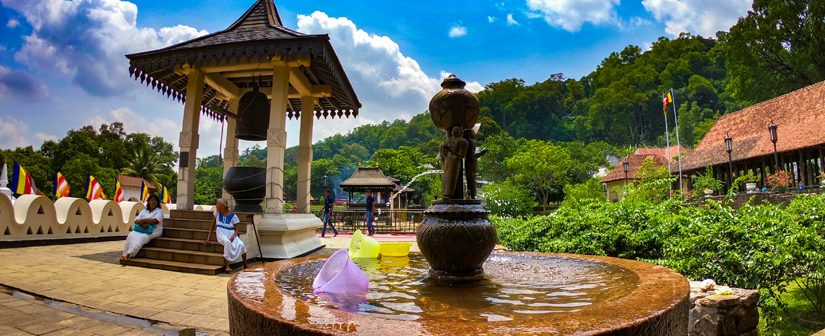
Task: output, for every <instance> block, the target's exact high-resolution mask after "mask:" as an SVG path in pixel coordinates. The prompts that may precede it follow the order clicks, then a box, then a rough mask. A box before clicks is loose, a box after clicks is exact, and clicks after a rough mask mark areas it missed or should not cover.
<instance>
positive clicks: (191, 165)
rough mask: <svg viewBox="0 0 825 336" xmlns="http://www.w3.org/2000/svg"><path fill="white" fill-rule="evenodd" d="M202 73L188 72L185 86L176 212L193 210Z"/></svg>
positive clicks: (194, 70)
mask: <svg viewBox="0 0 825 336" xmlns="http://www.w3.org/2000/svg"><path fill="white" fill-rule="evenodd" d="M202 95H203V73H201V72H200V70H199V69H197V68H194V69H191V70H190V71H189V79H188V82H187V84H186V103H184V105H183V127H182V130H181V132H180V139H179V140H178V144H179V146H180V160H179V162H178V164H179V166H180V168H179V169H178V197H177V209H178V210H192V209H194V208H195V158H196V157H197V156H196V154H197V151H198V123H199V122H200V108H201V96H202Z"/></svg>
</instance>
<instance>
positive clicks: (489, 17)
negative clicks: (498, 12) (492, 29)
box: [487, 16, 498, 23]
mask: <svg viewBox="0 0 825 336" xmlns="http://www.w3.org/2000/svg"><path fill="white" fill-rule="evenodd" d="M496 20H498V18H497V17H495V16H487V22H489V23H493V22H496Z"/></svg>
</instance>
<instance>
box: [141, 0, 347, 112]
mask: <svg viewBox="0 0 825 336" xmlns="http://www.w3.org/2000/svg"><path fill="white" fill-rule="evenodd" d="M126 57H127V58H128V59H129V61H130V62H129V63H130V65H129V73H130V74H131V75H132V76H134V77H135V79H136V80H140V81H141V83H146V84H147V85H149V86H151V87H152V88H153V89H156V90H158V91H159V92H161V93H162V94H165V95H167V96H169V97H172V98H174V99H177V100H178V101H182V100H184V99H185V96H186V84H187V81H188V76H187V75H186V73H185V72H183V71H181V69H182V68H184V67H185V66H190V67H204V66H227V65H234V64H249V63H270V60H271V59H272V58H274V57H280V58H281V59H283V60H297V59H309V62H310V63H309V64H305V65H302V66H300V71H301V72H303V74H304V75H305V76H306V78H307V79H308V80H309V81H310V83H309V84H311V85H328V86H329V87H330V89H331V93H330V95H329V96H328V97H321V98H318V105H319V106H320V107H321V109H322V110H321V111H315V115H316V117H318V118H320V117H321V116H324V118H327V117H328V116H331V117H333V118H335V117H336V116H337V117H339V118H341V117H344V116H346V117H349V116H350V115H352V116H353V117H355V116H357V115H358V109H359V108H360V107H361V103H360V102H359V101H358V97H357V96H356V94H355V91H354V90H353V88H352V85H351V84H350V82H349V79H348V78H347V75H346V73H345V72H344V69H343V67H342V66H341V62H340V61H339V60H338V56H337V55H336V54H335V51H334V50H333V48H332V44H330V41H329V36H328V35H326V34H320V35H308V34H303V33H300V32H297V31H294V30H291V29H289V28H286V27H284V26H283V24H282V23H281V18H280V16H279V14H278V10H277V8H276V7H275V4H274V3H273V2H272V0H257V1H255V3H254V4H253V5H252V7H250V8H249V9H248V10H247V11H246V12H245V13H244V14H243V15H242V16H241V17H240V18H239V19H238V20H237V21H235V22H234V23H233V24H232V25H230V26H229V27H228V28H226V29H224V30H222V31H218V32H215V33H212V34H208V35H204V36H201V37H198V38H195V39H192V40H189V41H185V42H182V43H179V44H176V45H173V46H169V47H166V48H161V49H157V50H153V51H147V52H141V53H135V54H131V55H126ZM261 70H262V71H263V69H261ZM254 73H255V71H252V74H250V75H249V76H241V77H236V78H229V80H230V81H231V82H232V83H233V84H234V85H236V86H237V87H238V88H241V89H243V88H248V87H252V86H253V84H255V83H258V84H260V86H261V87H264V88H266V87H271V86H272V77H271V76H269V78H263V77H261V76H260V75H259V76H257V77H256V76H255V75H254ZM201 111H202V112H203V113H205V114H207V115H209V116H211V117H214V118H217V119H222V118H223V117H224V116H225V115H226V114H227V113H231V112H230V111H229V99H228V98H227V97H225V96H224V94H223V92H222V90H221V89H219V88H215V87H212V86H210V85H209V84H206V83H205V84H204V90H203V96H202V98H201ZM300 111H301V99H300V98H290V99H289V108H288V110H287V116H288V117H290V118H292V117H293V116H295V117H296V118H297V117H298V116H299V115H300Z"/></svg>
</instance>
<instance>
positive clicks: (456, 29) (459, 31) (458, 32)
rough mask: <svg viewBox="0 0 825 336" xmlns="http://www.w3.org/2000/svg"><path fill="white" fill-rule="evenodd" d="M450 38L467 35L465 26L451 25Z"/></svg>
mask: <svg viewBox="0 0 825 336" xmlns="http://www.w3.org/2000/svg"><path fill="white" fill-rule="evenodd" d="M448 35H450V38H457V37H462V36H465V35H467V27H464V26H452V27H450V33H449V34H448Z"/></svg>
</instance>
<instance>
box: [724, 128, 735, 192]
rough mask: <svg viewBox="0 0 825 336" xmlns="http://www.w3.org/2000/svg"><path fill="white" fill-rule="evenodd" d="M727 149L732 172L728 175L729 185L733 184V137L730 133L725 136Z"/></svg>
mask: <svg viewBox="0 0 825 336" xmlns="http://www.w3.org/2000/svg"><path fill="white" fill-rule="evenodd" d="M725 151H726V152H728V173H730V175H729V177H728V182H729V184H728V185H733V156H732V155H731V153H733V139H732V138H731V137H730V134H728V135H726V136H725Z"/></svg>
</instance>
